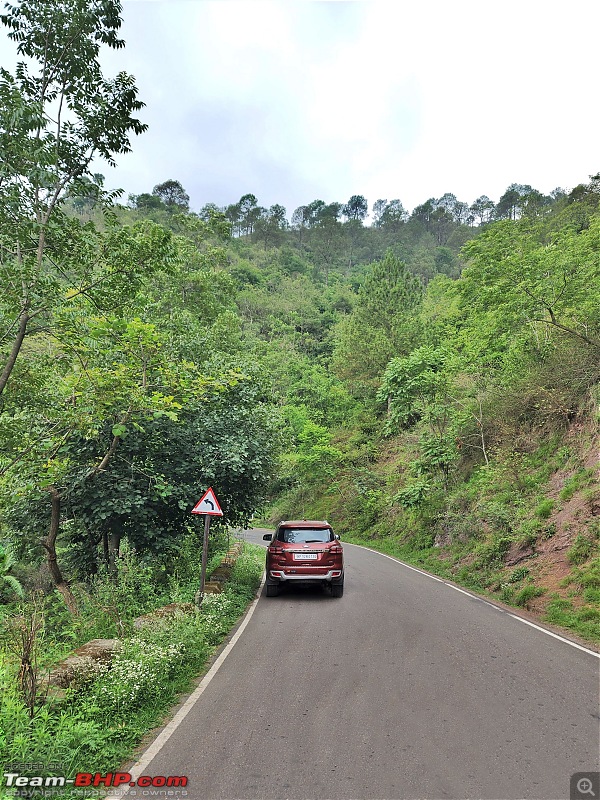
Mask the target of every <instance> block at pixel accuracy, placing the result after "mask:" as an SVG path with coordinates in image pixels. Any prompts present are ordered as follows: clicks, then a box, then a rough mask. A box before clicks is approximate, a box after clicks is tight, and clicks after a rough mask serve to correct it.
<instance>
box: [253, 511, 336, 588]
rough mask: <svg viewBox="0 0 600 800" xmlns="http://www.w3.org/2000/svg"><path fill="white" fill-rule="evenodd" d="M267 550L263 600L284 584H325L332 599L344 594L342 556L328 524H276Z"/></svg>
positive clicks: (269, 536) (266, 536)
mask: <svg viewBox="0 0 600 800" xmlns="http://www.w3.org/2000/svg"><path fill="white" fill-rule="evenodd" d="M263 539H267V540H270V541H271V544H270V545H269V547H268V549H267V567H266V569H267V581H266V583H267V597H275V596H276V595H278V594H279V587H280V586H281V584H282V583H286V582H287V581H303V582H305V583H320V582H324V583H327V584H328V585H329V586H330V587H331V594H332V595H333V597H341V596H342V595H343V594H344V553H343V550H342V545H341V544H340V541H339V539H340V537H339V536H338V535H337V534H336V533H334V532H333V530H332V528H331V525H330V524H329V523H328V522H322V521H317V520H307V519H303V520H291V521H290V520H288V521H285V522H280V523H279V525H278V526H277V530H276V531H275V535H274V536H273V535H272V534H270V533H267V534H265V535H264V536H263Z"/></svg>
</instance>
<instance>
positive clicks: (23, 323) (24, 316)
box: [0, 308, 29, 394]
mask: <svg viewBox="0 0 600 800" xmlns="http://www.w3.org/2000/svg"><path fill="white" fill-rule="evenodd" d="M28 323H29V314H28V312H27V308H24V309H23V311H22V312H21V318H20V320H19V329H18V331H17V335H16V337H15V340H14V342H13V346H12V347H11V350H10V354H9V356H8V359H7V361H6V364H5V365H4V369H3V370H2V375H0V394H2V392H3V391H4V388H5V386H6V384H7V383H8V379H9V378H10V374H11V372H12V371H13V367H14V366H15V362H16V360H17V357H18V355H19V353H20V351H21V346H22V345H23V340H24V339H25V334H26V333H27V325H28Z"/></svg>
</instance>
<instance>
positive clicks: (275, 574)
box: [268, 569, 344, 581]
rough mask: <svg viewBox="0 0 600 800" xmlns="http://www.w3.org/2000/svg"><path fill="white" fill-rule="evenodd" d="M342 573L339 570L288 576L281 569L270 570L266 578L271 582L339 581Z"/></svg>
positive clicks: (342, 575)
mask: <svg viewBox="0 0 600 800" xmlns="http://www.w3.org/2000/svg"><path fill="white" fill-rule="evenodd" d="M343 577H344V572H343V570H341V569H330V570H328V571H327V572H319V573H315V572H298V573H294V574H290V573H289V572H285V570H282V569H270V570H269V572H268V578H269V580H271V581H341V580H342V579H343Z"/></svg>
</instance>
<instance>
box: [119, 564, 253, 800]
mask: <svg viewBox="0 0 600 800" xmlns="http://www.w3.org/2000/svg"><path fill="white" fill-rule="evenodd" d="M264 583H265V575H264V574H263V577H262V581H261V583H260V586H259V588H258V590H257V595H256V597H255V599H254V600H253V601H252V603H251V605H250V608H249V609H248V611H246V616H245V617H244V619H243V621H242V624H241V625H240V627H239V628H238V629H237V631H236V632H235V634H234V635H233V637H232V638H231V641H230V642H228V643H227V645H226V646H225V647H224V648H223V650H222V652H221V653H219V657H218V658H217V660H216V661H215V663H214V664H213V665H212V667H211V668H210V669H209V670H208V672H207V673H206V675H205V676H204V677H203V678H202V680H201V681H200V683H199V684H198V687H197V688H196V689H195V690H194V691H193V692H192V694H191V695H190V696H189V697H188V699H187V700H186V701H185V703H184V704H183V705H182V706H181V708H180V709H179V711H178V712H177V713H176V714H175V716H174V717H173V719H172V720H171V721H170V722H169V723H168V724H167V725H165V727H164V728H163V730H162V731H161V732H160V733H159V735H158V736H157V737H156V739H155V740H154V741H153V742H152V744H151V745H150V747H148V749H147V750H145V751H144V753H143V754H142V757H141V758H140V759H139V761H136V762H135V764H134V765H133V767H132V768H131V770H130V775H131V781H132V782H133V781H137V779H138V778H139V777H140V775H144V774H145V773H144V770H145V769H146V767H147V766H148V765H149V764H150V762H151V761H152V759H153V758H154V757H155V756H156V755H157V754H158V753H159V751H160V750H161V749H162V747H163V746H164V745H165V744H166V743H167V742H168V740H169V739H170V738H171V736H172V735H173V734H174V733H175V731H176V730H177V728H178V727H179V726H180V725H181V723H182V722H183V720H184V719H185V718H186V717H187V715H188V714H189V713H190V711H191V710H192V708H193V707H194V705H195V704H196V702H197V700H198V699H199V698H200V696H201V695H202V694H203V693H204V690H205V689H206V687H207V686H208V684H209V683H210V682H211V681H212V679H213V678H214V677H215V675H216V674H217V672H218V671H219V668H220V667H221V665H222V664H223V662H224V661H225V659H226V658H227V656H228V655H229V653H230V652H231V651H232V649H233V647H234V645H235V643H236V642H237V640H238V639H239V638H240V636H241V635H242V633H243V632H244V630H245V628H246V626H247V625H248V623H249V622H250V619H251V617H252V615H253V614H254V611H255V609H256V606H257V605H258V601H259V600H260V595H261V594H262V589H263V586H264ZM130 788H133V787H131V786H123V789H122V790H119V789H117V791H116V792H113V794H111V795H109V796H108V797H107V798H106V800H121V798H123V797H126V796H127V794H128V792H129V790H130Z"/></svg>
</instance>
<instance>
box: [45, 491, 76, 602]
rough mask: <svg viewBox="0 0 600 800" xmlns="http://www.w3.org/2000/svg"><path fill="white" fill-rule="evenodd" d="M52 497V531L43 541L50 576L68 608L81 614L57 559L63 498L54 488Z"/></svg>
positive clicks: (51, 492) (51, 493)
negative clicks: (57, 541) (57, 542)
mask: <svg viewBox="0 0 600 800" xmlns="http://www.w3.org/2000/svg"><path fill="white" fill-rule="evenodd" d="M50 496H51V498H52V516H51V519H50V530H49V531H48V536H47V537H46V538H45V539H42V544H43V546H44V548H45V550H46V553H47V561H48V569H49V570H50V574H51V575H52V580H53V581H54V584H55V586H56V588H57V589H58V591H59V592H60V593H61V594H62V596H63V598H64V601H65V603H66V605H67V608H68V609H69V611H70V612H71V614H75V615H77V614H79V610H78V608H77V602H76V600H75V597H74V596H73V593H72V592H71V589H70V588H69V584H68V583H67V582H66V580H65V579H64V578H63V575H62V572H61V571H60V567H59V566H58V561H57V559H56V539H57V537H58V532H59V530H60V502H61V496H60V494H59V493H58V492H57V491H56V489H55V488H54V487H51V489H50Z"/></svg>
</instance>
